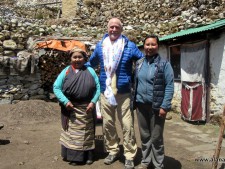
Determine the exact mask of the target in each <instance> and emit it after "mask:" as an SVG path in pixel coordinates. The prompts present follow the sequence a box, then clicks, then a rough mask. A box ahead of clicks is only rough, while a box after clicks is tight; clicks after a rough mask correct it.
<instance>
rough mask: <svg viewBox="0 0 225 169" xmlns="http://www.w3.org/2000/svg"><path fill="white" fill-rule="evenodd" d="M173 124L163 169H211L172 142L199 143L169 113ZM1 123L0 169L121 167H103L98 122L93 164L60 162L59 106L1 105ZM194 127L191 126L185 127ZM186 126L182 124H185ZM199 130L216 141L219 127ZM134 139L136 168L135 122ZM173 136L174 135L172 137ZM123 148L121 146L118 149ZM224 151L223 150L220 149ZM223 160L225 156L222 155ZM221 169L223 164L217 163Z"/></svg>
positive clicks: (168, 124) (42, 103)
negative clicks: (80, 164) (2, 125)
mask: <svg viewBox="0 0 225 169" xmlns="http://www.w3.org/2000/svg"><path fill="white" fill-rule="evenodd" d="M172 117H173V119H172V122H171V121H170V122H169V121H166V126H165V132H164V140H165V152H166V157H165V169H181V168H183V169H210V168H211V163H209V162H196V161H195V160H194V154H193V152H191V151H187V150H186V149H185V148H184V145H182V144H178V142H176V141H174V140H175V139H172V137H173V136H172V133H176V135H177V136H179V138H183V139H184V140H187V141H189V142H191V143H192V144H194V145H198V144H199V142H198V140H197V139H195V138H194V137H187V135H191V134H189V133H188V132H185V131H184V129H183V127H181V126H182V125H177V124H183V123H186V122H183V121H182V120H181V119H180V117H179V115H178V114H173V113H172ZM0 122H3V123H4V125H5V126H4V128H3V129H1V130H0V169H20V168H21V169H62V168H64V169H70V168H71V169H72V168H74V167H76V168H83V169H87V168H93V169H96V168H99V169H104V168H117V169H118V168H124V165H123V163H124V157H123V156H122V155H121V158H120V160H118V161H116V162H115V163H114V164H112V165H110V166H106V165H104V164H103V159H104V158H105V157H106V154H105V153H104V149H103V141H102V137H101V136H102V127H101V123H100V122H99V123H98V124H97V127H96V135H97V139H96V150H95V151H96V154H95V162H94V163H93V164H92V165H84V166H70V165H68V163H67V162H64V161H62V159H61V156H60V145H59V142H58V141H59V135H60V131H61V126H60V109H59V105H58V103H54V102H46V101H43V100H29V101H21V102H19V103H17V104H11V105H10V104H7V105H6V104H4V105H0ZM188 125H191V126H193V124H188ZM184 126H185V125H184ZM117 127H119V123H117ZM194 127H196V128H198V130H201V131H202V133H205V132H206V131H209V130H210V131H213V132H208V133H210V137H212V138H217V136H218V131H219V127H218V126H212V125H194ZM135 131H136V139H137V144H138V147H139V149H138V154H137V157H136V159H135V167H136V168H137V166H138V164H139V163H140V161H141V150H140V137H139V132H138V125H137V120H135ZM173 135H174V134H173ZM121 149H122V146H121ZM223 151H224V150H223ZM223 157H225V156H223ZM219 165H220V169H222V168H223V164H219Z"/></svg>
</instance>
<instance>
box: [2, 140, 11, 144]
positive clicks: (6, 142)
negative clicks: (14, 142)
mask: <svg viewBox="0 0 225 169" xmlns="http://www.w3.org/2000/svg"><path fill="white" fill-rule="evenodd" d="M9 143H10V141H9V140H0V145H6V144H9Z"/></svg>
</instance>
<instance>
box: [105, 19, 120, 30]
mask: <svg viewBox="0 0 225 169" xmlns="http://www.w3.org/2000/svg"><path fill="white" fill-rule="evenodd" d="M112 20H117V21H118V23H119V26H120V27H121V28H123V24H122V22H121V20H120V19H118V18H111V19H110V20H109V22H108V25H107V27H108V28H109V24H110V22H111V21H112Z"/></svg>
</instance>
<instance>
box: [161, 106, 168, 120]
mask: <svg viewBox="0 0 225 169" xmlns="http://www.w3.org/2000/svg"><path fill="white" fill-rule="evenodd" d="M166 114H167V112H166V111H165V110H164V109H163V108H160V109H159V117H162V118H166Z"/></svg>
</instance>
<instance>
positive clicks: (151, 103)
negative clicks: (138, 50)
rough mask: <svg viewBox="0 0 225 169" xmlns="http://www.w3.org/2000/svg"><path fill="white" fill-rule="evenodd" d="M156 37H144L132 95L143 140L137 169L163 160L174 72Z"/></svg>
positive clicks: (160, 162) (159, 163) (157, 166)
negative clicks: (161, 52) (140, 159)
mask: <svg viewBox="0 0 225 169" xmlns="http://www.w3.org/2000/svg"><path fill="white" fill-rule="evenodd" d="M158 48H159V39H158V37H157V36H155V35H151V36H148V37H147V38H146V39H145V40H144V51H145V57H144V58H142V59H140V60H138V61H137V63H136V69H135V95H134V96H135V97H134V103H135V105H136V108H137V118H138V124H139V131H140V136H141V143H142V161H141V165H140V166H139V169H147V168H148V166H149V165H150V163H152V164H153V165H154V167H155V168H156V169H162V168H163V167H164V166H163V161H164V143H163V129H164V123H165V118H166V114H167V112H168V111H169V110H170V108H171V100H172V98H173V93H174V75H173V69H172V67H171V65H170V63H169V62H168V61H167V60H166V59H164V58H162V57H161V56H160V55H159V54H158Z"/></svg>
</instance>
